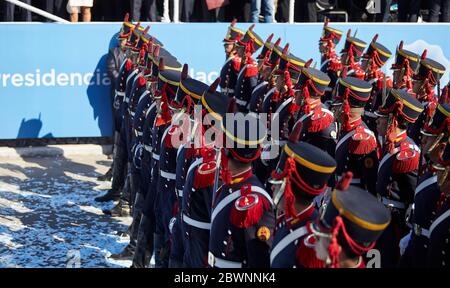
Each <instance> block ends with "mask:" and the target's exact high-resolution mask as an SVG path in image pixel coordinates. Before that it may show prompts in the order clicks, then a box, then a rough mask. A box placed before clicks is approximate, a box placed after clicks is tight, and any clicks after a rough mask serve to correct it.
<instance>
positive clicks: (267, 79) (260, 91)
mask: <svg viewBox="0 0 450 288" xmlns="http://www.w3.org/2000/svg"><path fill="white" fill-rule="evenodd" d="M269 39H270V37H269ZM269 39H267V41H266V43H264V47H263V49H262V51H261V54H260V55H259V56H258V70H259V74H258V75H259V80H258V82H259V84H258V85H257V86H256V87H255V88H254V89H253V91H252V96H251V98H250V103H249V104H248V109H249V111H250V112H253V113H256V114H259V113H261V112H262V109H263V103H264V101H265V99H266V97H270V95H271V94H272V93H273V92H274V91H275V82H276V77H274V75H273V74H272V72H273V70H274V69H275V68H276V66H277V65H278V63H279V59H280V57H281V55H282V51H281V48H280V46H279V45H280V42H281V38H278V40H277V41H276V42H275V43H273V44H272V43H270V42H269V41H270V40H269Z"/></svg>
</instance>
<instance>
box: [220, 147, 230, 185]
mask: <svg viewBox="0 0 450 288" xmlns="http://www.w3.org/2000/svg"><path fill="white" fill-rule="evenodd" d="M220 162H221V164H222V166H221V167H220V168H221V169H220V179H222V182H223V183H226V184H228V183H231V172H230V169H229V168H228V158H227V156H226V155H225V151H224V149H223V148H222V152H221V153H220Z"/></svg>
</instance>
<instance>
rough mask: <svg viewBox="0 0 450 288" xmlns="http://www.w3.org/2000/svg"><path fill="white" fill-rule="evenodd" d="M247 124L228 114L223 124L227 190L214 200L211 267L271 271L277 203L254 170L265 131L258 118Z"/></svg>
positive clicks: (224, 177) (223, 176) (209, 258)
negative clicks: (270, 254) (263, 268)
mask: <svg viewBox="0 0 450 288" xmlns="http://www.w3.org/2000/svg"><path fill="white" fill-rule="evenodd" d="M233 102H234V100H233V99H232V102H231V104H230V106H231V107H232V106H233V105H235V103H233ZM231 111H235V110H234V109H231ZM239 114H240V113H238V114H237V117H239ZM240 116H243V115H242V114H241V115H240ZM247 118H248V121H245V124H244V123H239V121H236V118H235V116H234V115H233V113H227V114H226V116H225V117H224V118H223V121H222V129H223V133H224V137H223V138H224V148H223V149H222V154H221V155H222V158H221V169H222V171H221V174H222V183H223V184H222V185H221V186H220V188H219V189H218V190H217V192H216V193H215V195H214V197H213V205H212V207H213V209H212V215H211V234H210V241H209V254H208V264H209V265H210V266H211V267H217V268H241V267H269V265H270V261H269V250H270V247H271V243H272V240H273V236H272V231H273V228H274V225H275V219H274V211H273V209H274V207H273V201H272V198H271V196H270V194H269V193H267V191H266V190H264V188H263V187H264V186H263V185H262V184H261V182H260V181H259V180H258V179H257V178H256V176H255V175H253V172H252V164H251V163H252V161H254V160H255V159H257V158H258V157H259V155H260V153H261V147H260V143H262V141H263V139H264V137H265V133H264V130H265V127H263V125H261V123H260V122H259V121H258V119H257V118H256V117H254V116H252V114H250V115H248V117H247ZM243 124H244V125H243Z"/></svg>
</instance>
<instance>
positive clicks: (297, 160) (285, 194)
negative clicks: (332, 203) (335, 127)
mask: <svg viewBox="0 0 450 288" xmlns="http://www.w3.org/2000/svg"><path fill="white" fill-rule="evenodd" d="M301 126H302V124H301V123H298V124H296V126H295V127H294V130H293V132H292V133H291V135H290V137H289V141H288V142H287V144H285V146H284V147H283V152H282V155H281V157H280V161H279V162H278V165H277V169H276V170H275V171H274V172H273V173H272V179H271V180H270V181H271V182H272V183H273V184H278V185H274V186H272V189H273V190H274V197H273V198H274V204H275V205H276V207H277V215H278V217H277V225H276V227H275V232H274V241H273V245H272V250H271V253H270V266H271V267H272V268H292V267H295V266H296V257H295V254H296V251H297V247H298V244H299V241H298V240H299V239H300V238H302V237H303V236H304V235H306V233H307V229H306V227H305V224H306V223H307V222H308V221H311V220H314V219H315V218H316V217H318V209H317V207H315V205H314V203H313V200H314V198H315V197H317V196H320V195H321V194H322V193H323V192H324V191H325V190H326V189H327V187H328V186H327V183H328V181H329V179H330V176H331V175H332V174H333V172H334V170H335V169H336V161H334V158H332V157H331V156H329V155H328V154H327V153H325V152H324V151H322V150H320V149H319V148H317V147H315V146H313V145H311V144H308V143H306V142H299V141H298V138H299V136H300V133H301V128H302V127H301ZM280 212H282V213H280Z"/></svg>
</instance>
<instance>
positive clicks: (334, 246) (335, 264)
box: [328, 216, 344, 268]
mask: <svg viewBox="0 0 450 288" xmlns="http://www.w3.org/2000/svg"><path fill="white" fill-rule="evenodd" d="M334 221H335V224H334V227H333V231H332V233H331V235H332V236H331V242H330V245H329V246H328V255H329V256H330V258H331V268H339V254H340V253H341V250H342V248H341V246H340V245H339V243H338V240H337V236H338V234H339V230H340V228H341V226H342V225H344V223H343V220H342V218H341V216H337V217H336V218H335V220H334Z"/></svg>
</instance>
